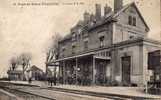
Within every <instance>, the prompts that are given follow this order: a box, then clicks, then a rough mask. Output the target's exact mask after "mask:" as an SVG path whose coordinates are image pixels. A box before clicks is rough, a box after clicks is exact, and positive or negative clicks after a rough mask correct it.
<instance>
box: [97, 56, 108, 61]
mask: <svg viewBox="0 0 161 100" xmlns="http://www.w3.org/2000/svg"><path fill="white" fill-rule="evenodd" d="M94 58H96V59H103V60H111V57H101V56H95V57H94Z"/></svg>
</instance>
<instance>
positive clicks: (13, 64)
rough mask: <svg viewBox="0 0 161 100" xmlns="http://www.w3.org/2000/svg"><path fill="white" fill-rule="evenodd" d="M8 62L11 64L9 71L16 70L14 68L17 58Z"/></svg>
mask: <svg viewBox="0 0 161 100" xmlns="http://www.w3.org/2000/svg"><path fill="white" fill-rule="evenodd" d="M9 62H10V64H11V70H15V68H16V66H17V64H18V62H17V58H16V57H12V58H11V59H10V61H9Z"/></svg>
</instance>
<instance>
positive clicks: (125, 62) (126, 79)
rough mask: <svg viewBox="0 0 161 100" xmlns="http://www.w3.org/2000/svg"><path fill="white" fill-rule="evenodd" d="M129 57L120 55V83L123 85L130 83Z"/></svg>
mask: <svg viewBox="0 0 161 100" xmlns="http://www.w3.org/2000/svg"><path fill="white" fill-rule="evenodd" d="M130 72H131V57H130V56H126V57H122V83H123V85H125V86H129V85H130Z"/></svg>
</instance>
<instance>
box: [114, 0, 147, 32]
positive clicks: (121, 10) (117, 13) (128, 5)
mask: <svg viewBox="0 0 161 100" xmlns="http://www.w3.org/2000/svg"><path fill="white" fill-rule="evenodd" d="M130 6H134V7H135V9H136V11H137V12H138V14H139V16H140V18H141V19H142V21H143V23H144V25H145V26H146V27H147V29H148V31H149V30H150V29H149V26H148V25H147V23H146V22H145V20H144V18H143V16H142V14H141V12H140V11H139V9H138V7H137V6H136V4H135V2H132V3H130V4H127V5H125V6H124V7H123V8H122V9H120V10H119V11H118V12H116V13H115V14H114V15H113V18H116V17H117V16H118V15H119V14H120V13H121V12H123V11H125V10H126V9H127V8H129V7H130Z"/></svg>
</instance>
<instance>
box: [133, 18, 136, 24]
mask: <svg viewBox="0 0 161 100" xmlns="http://www.w3.org/2000/svg"><path fill="white" fill-rule="evenodd" d="M133 26H136V18H135V17H133Z"/></svg>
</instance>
